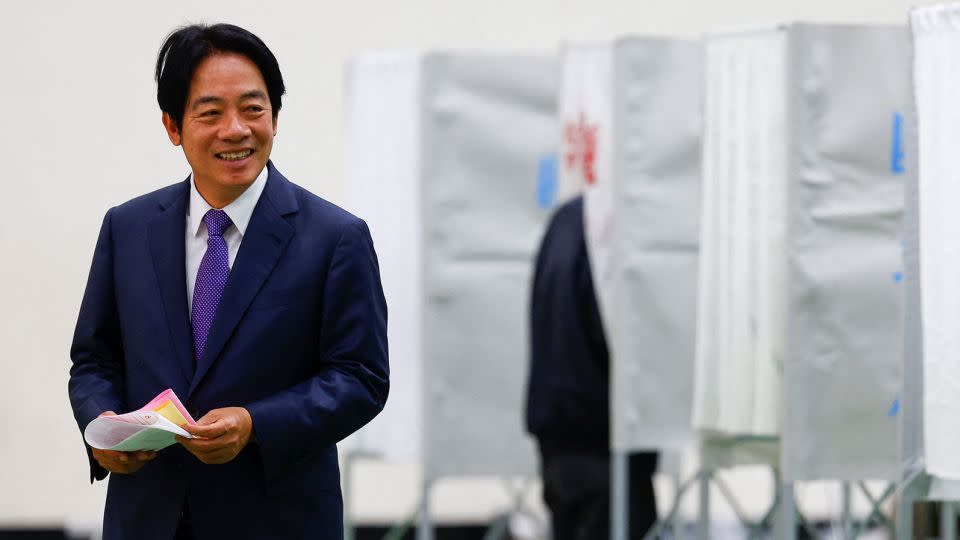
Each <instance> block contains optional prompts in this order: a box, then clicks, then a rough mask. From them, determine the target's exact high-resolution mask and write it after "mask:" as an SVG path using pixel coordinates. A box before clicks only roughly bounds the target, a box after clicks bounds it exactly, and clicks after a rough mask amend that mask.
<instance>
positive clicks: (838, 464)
mask: <svg viewBox="0 0 960 540" xmlns="http://www.w3.org/2000/svg"><path fill="white" fill-rule="evenodd" d="M789 55H790V73H789V91H788V92H789V95H790V107H789V111H790V112H789V119H790V127H791V133H790V135H791V145H790V155H791V157H790V167H791V170H790V187H789V197H788V205H789V208H788V214H789V217H788V227H787V229H788V231H789V233H788V236H787V238H788V240H787V251H788V256H787V260H788V262H789V269H788V272H789V274H788V284H789V287H788V291H789V292H788V299H787V300H788V314H789V315H788V320H789V322H788V331H787V332H788V335H787V342H788V343H789V351H788V354H787V356H786V364H785V370H784V378H785V384H784V389H785V395H784V421H785V425H784V426H783V439H782V443H783V444H782V450H783V463H782V467H783V474H784V478H785V479H786V480H788V481H793V480H815V479H824V478H829V479H838V480H863V479H887V480H893V479H894V478H896V474H897V442H896V441H897V432H896V419H895V418H893V417H891V416H890V415H889V414H888V412H889V411H890V409H891V406H893V404H894V401H895V400H896V399H897V397H898V394H899V390H900V381H901V369H900V363H901V360H900V359H901V354H902V353H901V351H902V348H903V330H902V327H903V306H902V302H903V299H902V295H903V291H902V285H901V281H902V261H901V244H900V241H901V238H902V222H901V220H902V212H903V183H904V176H903V173H904V172H905V168H904V163H903V156H902V153H903V148H902V145H901V142H902V117H903V114H904V112H905V110H906V108H907V107H909V97H908V94H909V85H910V82H909V81H910V70H909V42H908V34H907V29H906V28H901V27H889V28H887V27H867V26H819V25H794V26H792V27H791V30H790V42H789Z"/></svg>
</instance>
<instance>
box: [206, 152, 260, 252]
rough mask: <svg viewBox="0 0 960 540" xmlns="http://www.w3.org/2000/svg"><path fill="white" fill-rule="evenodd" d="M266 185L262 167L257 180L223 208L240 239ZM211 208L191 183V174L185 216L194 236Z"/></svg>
mask: <svg viewBox="0 0 960 540" xmlns="http://www.w3.org/2000/svg"><path fill="white" fill-rule="evenodd" d="M266 185H267V167H264V168H263V170H262V171H260V174H259V175H257V179H256V180H254V181H253V183H252V184H250V186H249V187H248V188H247V189H245V190H244V191H243V193H241V194H240V196H239V197H237V198H236V200H234V201H233V202H232V203H230V204H228V205H226V206H224V207H223V211H224V212H226V213H227V216H229V217H230V221H232V222H233V224H234V225H235V226H236V227H237V230H238V231H240V237H241V238H242V237H243V235H244V233H246V231H247V225H248V224H249V223H250V217H251V216H252V215H253V209H254V208H255V207H256V206H257V201H259V200H260V194H261V193H263V188H264V187H266ZM211 208H213V207H212V206H210V205H209V204H207V201H205V200H204V199H203V196H202V195H200V192H199V191H197V184H196V183H195V182H194V181H193V174H192V173H191V174H190V208H189V210H188V214H187V225H188V226H189V227H190V231H191V232H192V233H193V235H194V236H196V235H198V234H200V227H201V226H202V225H203V216H204V215H205V214H206V213H207V210H210V209H211Z"/></svg>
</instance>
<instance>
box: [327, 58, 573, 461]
mask: <svg viewBox="0 0 960 540" xmlns="http://www.w3.org/2000/svg"><path fill="white" fill-rule="evenodd" d="M348 73H349V83H348V87H347V93H348V98H347V100H348V115H349V116H348V119H347V124H348V133H349V149H348V156H349V163H348V169H349V180H350V186H349V190H350V192H349V197H350V209H351V210H354V211H356V212H357V213H358V214H359V215H360V216H361V217H363V218H365V219H367V220H368V223H369V224H370V228H371V233H372V235H373V239H374V243H375V246H376V249H377V253H378V255H379V258H380V265H381V274H382V276H383V278H384V289H385V293H386V296H387V303H388V308H389V315H390V324H389V332H390V334H389V338H390V364H391V390H390V397H389V399H388V401H387V406H386V409H385V411H384V413H383V414H381V415H380V416H379V417H377V418H376V419H375V420H374V421H373V422H371V424H370V425H369V426H366V427H365V428H363V429H362V430H360V431H359V432H358V433H357V434H355V435H354V436H353V437H351V438H350V439H348V440H347V441H345V444H344V446H345V447H346V448H347V449H349V450H350V451H354V452H357V451H359V452H366V453H371V454H374V455H378V456H381V457H384V458H387V459H391V458H392V459H408V458H409V457H411V456H412V457H413V458H415V459H419V460H421V461H422V462H423V465H424V474H425V475H426V476H427V477H431V478H433V477H438V476H447V475H473V474H477V475H483V474H529V473H532V472H533V471H534V470H535V467H534V464H535V460H534V453H533V446H532V443H531V441H530V439H529V437H527V436H526V434H525V433H524V427H523V396H524V384H525V381H526V376H527V373H526V372H527V350H528V338H527V328H528V323H527V316H528V315H527V314H528V307H527V304H528V302H529V284H530V280H531V273H532V266H533V257H534V252H535V250H536V247H537V244H538V242H539V239H540V236H541V234H542V229H543V227H544V225H545V221H546V218H547V217H548V215H549V212H550V205H549V204H544V203H543V198H542V197H540V198H538V182H539V183H543V181H544V178H543V175H544V172H543V169H544V167H543V163H544V161H545V160H546V161H547V162H549V160H550V158H551V156H552V154H554V153H555V148H556V97H555V93H556V86H557V66H556V60H555V59H553V58H547V57H534V56H519V55H493V54H465V53H455V54H454V53H451V54H445V53H436V54H423V55H420V54H406V55H371V56H363V57H360V58H358V59H357V60H355V61H354V62H353V63H352V64H351V65H350V67H349V71H348ZM538 175H539V178H538ZM541 191H542V190H541ZM539 195H542V193H539ZM411 441H416V442H415V443H412V442H411Z"/></svg>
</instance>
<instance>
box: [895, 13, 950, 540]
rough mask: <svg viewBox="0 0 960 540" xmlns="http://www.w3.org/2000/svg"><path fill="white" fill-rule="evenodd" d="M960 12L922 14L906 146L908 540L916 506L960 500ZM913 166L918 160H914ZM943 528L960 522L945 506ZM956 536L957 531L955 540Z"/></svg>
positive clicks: (916, 17) (914, 23)
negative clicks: (959, 205)
mask: <svg viewBox="0 0 960 540" xmlns="http://www.w3.org/2000/svg"><path fill="white" fill-rule="evenodd" d="M958 21H960V4H956V3H951V4H938V5H932V6H927V7H923V8H916V9H914V10H913V11H912V12H911V14H910V22H911V29H912V32H913V51H914V56H913V75H914V87H913V94H914V96H913V97H914V105H915V108H914V112H915V114H911V115H909V116H908V117H907V119H908V122H907V130H906V136H905V140H906V141H907V142H908V143H909V144H910V146H908V151H907V157H908V158H909V160H908V163H910V165H913V164H916V166H915V167H913V166H911V167H908V171H909V174H908V181H907V196H906V204H907V211H906V221H905V223H906V227H905V238H904V259H905V262H906V271H905V284H906V288H907V311H906V348H905V354H904V357H903V369H904V381H903V397H902V399H903V407H902V411H901V414H900V418H901V460H902V490H903V493H904V496H903V500H904V505H903V507H902V514H903V516H904V518H905V519H904V520H903V527H904V529H902V531H903V534H908V533H909V532H910V520H909V519H906V518H909V516H910V509H911V506H912V501H913V500H917V499H931V500H940V501H957V500H960V453H958V451H957V450H958V448H960V435H958V430H957V426H956V423H957V418H958V414H960V363H958V360H957V359H958V352H960V308H958V306H960V303H958V299H960V285H958V280H957V276H958V275H960V274H958V272H960V255H958V254H960V252H958V248H957V242H956V231H957V230H958V226H960V215H958V214H957V212H956V205H957V200H960V199H958V197H960V189H958V187H957V185H956V178H957V174H958V171H960V154H958V152H957V145H958V144H960V123H958V122H957V118H958V115H960V103H958V102H957V95H958V92H960V56H958V53H960V25H958ZM914 160H915V161H914ZM943 510H944V516H947V518H945V520H944V523H945V524H947V520H948V519H949V517H952V516H954V515H955V514H954V513H953V509H952V507H950V506H945V507H944V509H943ZM955 530H956V529H953V532H954V533H955Z"/></svg>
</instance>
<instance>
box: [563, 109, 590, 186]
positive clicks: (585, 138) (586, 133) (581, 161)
mask: <svg viewBox="0 0 960 540" xmlns="http://www.w3.org/2000/svg"><path fill="white" fill-rule="evenodd" d="M563 138H564V140H565V141H566V143H567V152H566V154H564V163H565V164H566V167H567V168H568V169H575V168H577V166H578V165H579V166H581V167H582V170H583V178H584V179H585V180H586V181H587V183H588V184H593V183H594V182H596V181H597V169H596V161H597V124H588V123H587V119H586V117H585V116H584V114H583V113H582V112H581V113H580V118H579V120H578V121H576V122H567V124H566V125H565V126H564V128H563Z"/></svg>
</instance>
